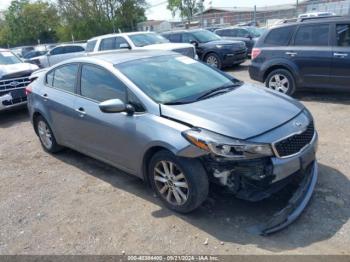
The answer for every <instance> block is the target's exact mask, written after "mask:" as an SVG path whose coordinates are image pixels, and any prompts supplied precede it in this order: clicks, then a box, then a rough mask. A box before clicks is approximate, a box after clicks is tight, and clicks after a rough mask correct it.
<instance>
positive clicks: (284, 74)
mask: <svg viewBox="0 0 350 262" xmlns="http://www.w3.org/2000/svg"><path fill="white" fill-rule="evenodd" d="M265 85H266V87H267V88H269V89H272V90H275V91H278V92H281V93H284V94H286V95H292V94H294V92H295V89H296V85H295V79H294V77H293V75H292V74H291V73H290V72H289V71H288V70H286V69H276V70H273V71H272V72H271V73H270V74H269V75H268V76H267V78H266V82H265Z"/></svg>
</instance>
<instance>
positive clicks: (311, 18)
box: [297, 15, 342, 22]
mask: <svg viewBox="0 0 350 262" xmlns="http://www.w3.org/2000/svg"><path fill="white" fill-rule="evenodd" d="M338 17H342V16H341V15H327V16H312V17H303V18H298V20H297V21H298V22H306V21H310V20H318V19H331V18H338Z"/></svg>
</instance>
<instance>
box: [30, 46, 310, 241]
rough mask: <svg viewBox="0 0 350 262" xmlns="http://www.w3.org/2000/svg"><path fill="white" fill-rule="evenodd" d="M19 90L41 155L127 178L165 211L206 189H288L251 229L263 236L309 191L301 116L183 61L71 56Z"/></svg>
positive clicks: (181, 207)
mask: <svg viewBox="0 0 350 262" xmlns="http://www.w3.org/2000/svg"><path fill="white" fill-rule="evenodd" d="M27 90H28V91H27V92H28V93H30V95H29V102H28V108H29V114H30V119H31V121H32V123H33V125H34V130H35V132H36V134H37V135H38V137H39V139H40V142H41V143H42V146H43V148H44V150H46V151H47V152H50V153H55V152H58V151H59V150H60V149H62V147H69V148H73V149H75V150H78V151H80V152H82V153H84V154H87V155H89V156H91V157H94V158H97V159H99V160H101V161H104V162H106V163H108V164H111V165H113V166H115V167H118V168H120V169H121V170H124V171H126V172H128V173H130V174H133V175H136V176H138V177H140V178H142V179H144V180H145V181H147V182H149V183H150V184H151V185H152V188H153V190H154V191H155V193H156V194H157V195H158V197H159V198H160V199H161V201H163V203H164V204H165V205H166V206H167V207H168V208H170V209H172V210H174V211H177V212H181V213H187V212H190V211H192V210H194V209H196V208H197V207H198V206H200V205H201V203H202V202H203V201H204V200H205V199H206V198H207V195H208V189H209V183H216V184H217V185H219V186H222V188H223V190H226V191H227V192H229V193H231V194H232V195H236V196H237V197H239V198H242V199H245V200H250V201H259V200H262V199H264V198H267V197H269V196H270V195H271V194H273V193H276V192H277V191H279V190H280V189H281V188H283V187H285V186H287V185H290V183H293V184H294V183H296V185H298V189H297V191H296V192H295V195H294V196H293V197H292V198H291V200H290V201H289V203H288V205H287V206H286V208H284V209H283V211H281V212H279V213H278V215H275V216H273V217H272V220H271V221H266V224H265V225H263V226H262V227H260V229H259V232H260V233H261V234H268V233H272V232H274V231H276V230H279V229H281V228H283V227H285V226H286V225H288V224H290V223H291V222H292V221H294V220H295V219H296V218H297V217H298V216H299V215H300V213H301V212H302V210H303V209H304V208H305V206H306V204H307V203H308V201H309V199H310V197H311V195H312V192H313V189H314V186H315V183H316V180H317V162H316V159H315V153H316V148H317V133H316V131H315V128H314V124H313V118H312V116H311V114H310V113H309V111H308V110H307V109H306V108H305V107H304V106H303V105H302V104H301V103H299V102H297V101H295V100H293V99H292V98H289V97H287V96H285V95H283V94H279V93H276V92H272V91H270V90H266V89H261V88H258V87H255V86H253V85H250V84H244V83H243V82H241V81H239V80H237V79H235V78H233V77H232V76H230V75H228V74H226V73H224V72H221V71H220V70H217V69H215V68H212V67H211V66H208V65H205V64H204V63H201V62H198V61H196V60H194V59H191V58H189V57H186V56H182V55H179V54H176V53H173V52H162V51H152V52H150V51H138V52H119V53H114V54H112V53H109V54H105V55H99V56H91V57H83V58H75V59H71V60H69V61H65V62H63V63H61V64H59V65H56V66H54V67H52V68H50V69H49V70H47V72H45V73H42V74H41V75H40V76H39V77H38V78H37V80H35V81H34V82H33V83H32V84H31V85H30V87H28V88H27ZM281 108H282V109H283V110H281ZM92 141H93V143H92Z"/></svg>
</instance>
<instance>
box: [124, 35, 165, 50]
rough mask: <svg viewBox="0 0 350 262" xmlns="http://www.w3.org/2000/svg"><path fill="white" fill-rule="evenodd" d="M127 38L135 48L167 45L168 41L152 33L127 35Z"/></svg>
mask: <svg viewBox="0 0 350 262" xmlns="http://www.w3.org/2000/svg"><path fill="white" fill-rule="evenodd" d="M129 38H130V39H131V41H132V42H133V43H134V45H135V46H137V47H142V46H147V45H154V44H163V43H169V41H168V40H167V39H166V38H164V37H162V36H161V35H157V34H153V33H148V34H136V35H129Z"/></svg>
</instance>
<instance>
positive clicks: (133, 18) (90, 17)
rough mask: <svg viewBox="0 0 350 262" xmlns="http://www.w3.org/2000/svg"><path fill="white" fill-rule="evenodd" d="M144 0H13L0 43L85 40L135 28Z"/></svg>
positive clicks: (142, 15) (0, 30)
mask: <svg viewBox="0 0 350 262" xmlns="http://www.w3.org/2000/svg"><path fill="white" fill-rule="evenodd" d="M146 6H147V4H146V1H145V0H56V1H55V2H54V1H52V0H51V1H49V0H46V2H45V1H43V0H36V1H30V0H13V1H12V2H11V5H10V7H9V8H8V10H6V12H5V20H4V21H0V45H1V46H8V45H10V46H18V45H30V44H36V43H37V42H38V40H40V42H41V43H51V42H56V41H61V42H62V41H71V40H72V39H74V40H86V39H89V38H91V37H93V36H96V35H101V34H106V33H112V32H118V31H119V30H121V31H132V30H135V29H136V25H137V23H138V22H142V21H144V20H146V17H145V8H146Z"/></svg>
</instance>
